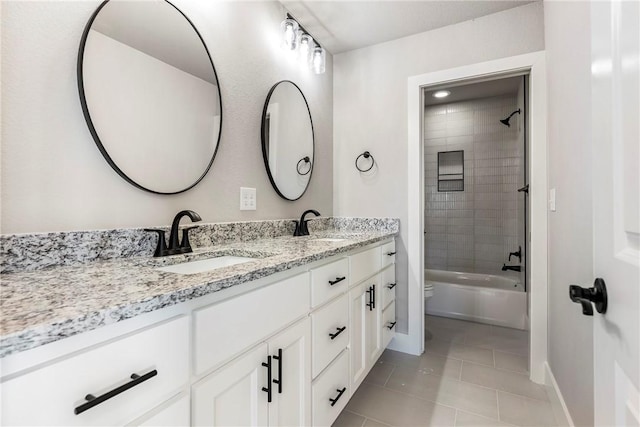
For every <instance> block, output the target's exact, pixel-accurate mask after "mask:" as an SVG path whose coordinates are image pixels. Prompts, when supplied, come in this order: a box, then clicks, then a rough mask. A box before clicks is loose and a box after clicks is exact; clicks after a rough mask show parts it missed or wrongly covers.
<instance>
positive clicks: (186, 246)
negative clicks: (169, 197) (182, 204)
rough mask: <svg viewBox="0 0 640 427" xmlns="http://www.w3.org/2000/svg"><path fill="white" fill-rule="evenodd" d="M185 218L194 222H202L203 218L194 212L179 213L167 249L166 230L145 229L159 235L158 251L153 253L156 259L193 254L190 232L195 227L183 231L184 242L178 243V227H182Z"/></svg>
mask: <svg viewBox="0 0 640 427" xmlns="http://www.w3.org/2000/svg"><path fill="white" fill-rule="evenodd" d="M183 216H188V217H189V218H190V219H191V221H193V222H198V221H202V218H200V215H198V214H197V213H195V212H194V211H190V210H184V211H180V212H178V214H177V215H176V216H175V218H173V223H172V224H171V232H170V233H169V247H168V248H167V243H166V241H165V235H164V230H158V229H153V228H145V229H144V231H151V232H154V233H158V245H157V246H156V250H155V252H154V253H153V256H154V257H161V256H167V255H176V254H186V253H189V252H193V249H191V244H190V243H189V230H191V229H194V228H195V227H188V228H185V229H183V230H182V242H178V226H179V225H180V220H181V219H182V217H183Z"/></svg>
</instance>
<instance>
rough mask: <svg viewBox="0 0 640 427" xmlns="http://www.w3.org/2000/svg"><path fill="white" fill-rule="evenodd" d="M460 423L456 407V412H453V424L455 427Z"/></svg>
mask: <svg viewBox="0 0 640 427" xmlns="http://www.w3.org/2000/svg"><path fill="white" fill-rule="evenodd" d="M457 424H458V410H457V409H456V412H454V414H453V425H454V427H455V426H456V425H457Z"/></svg>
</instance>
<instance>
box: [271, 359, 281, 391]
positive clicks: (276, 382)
mask: <svg viewBox="0 0 640 427" xmlns="http://www.w3.org/2000/svg"><path fill="white" fill-rule="evenodd" d="M273 358H274V359H276V360H277V361H278V379H277V380H273V383H274V384H278V393H280V394H282V349H281V348H279V349H278V355H277V356H273Z"/></svg>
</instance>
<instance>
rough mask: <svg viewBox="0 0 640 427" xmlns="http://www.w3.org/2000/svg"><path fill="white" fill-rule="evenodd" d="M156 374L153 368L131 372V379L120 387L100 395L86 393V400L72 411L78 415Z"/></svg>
mask: <svg viewBox="0 0 640 427" xmlns="http://www.w3.org/2000/svg"><path fill="white" fill-rule="evenodd" d="M156 375H158V371H157V370H156V369H154V370H153V371H151V372H147V373H146V374H144V375H142V376H140V375H138V374H131V381H129V382H128V383H126V384H123V385H121V386H120V387H117V388H114V389H113V390H111V391H108V392H106V393H105V394H103V395H101V396H98V397H96V396H94V395H93V394H87V395H86V396H85V400H86V401H87V402H86V403H83V404H82V405H80V406H78V407H77V408H75V409H74V410H73V413H74V414H76V415H79V414H81V413H83V412H84V411H87V410H89V409H91V408H93V407H94V406H97V405H99V404H101V403H102V402H104V401H106V400H109V399H111V398H112V397H116V396H117V395H119V394H120V393H122V392H125V391H127V390H129V389H130V388H132V387H135V386H137V385H138V384H140V383H143V382H145V381H146V380H148V379H150V378H153V377H155V376H156Z"/></svg>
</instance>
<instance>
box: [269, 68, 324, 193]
mask: <svg viewBox="0 0 640 427" xmlns="http://www.w3.org/2000/svg"><path fill="white" fill-rule="evenodd" d="M313 153H314V137H313V122H312V121H311V112H310V111H309V105H308V104H307V100H306V99H305V97H304V94H303V93H302V91H301V90H300V88H299V87H298V86H296V84H295V83H293V82H290V81H288V80H283V81H281V82H278V83H276V84H275V85H274V86H273V87H272V88H271V90H270V91H269V95H267V101H266V102H265V104H264V110H263V112H262V155H263V156H264V164H265V166H266V168H267V174H268V175H269V180H270V181H271V184H272V185H273V188H274V189H275V190H276V192H277V193H278V194H279V195H280V196H281V197H283V198H285V199H287V200H297V199H299V198H300V197H302V195H303V194H304V192H305V191H306V190H307V187H308V186H309V181H310V180H311V173H312V172H313V162H314V156H313Z"/></svg>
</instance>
